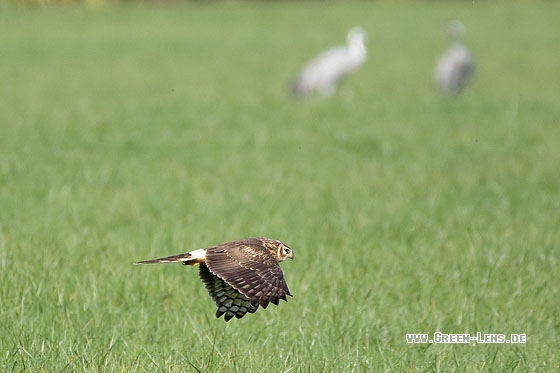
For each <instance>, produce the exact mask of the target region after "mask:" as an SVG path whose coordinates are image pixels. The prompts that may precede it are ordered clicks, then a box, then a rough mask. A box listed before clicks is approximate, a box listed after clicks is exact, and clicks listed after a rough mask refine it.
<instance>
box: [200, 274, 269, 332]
mask: <svg viewBox="0 0 560 373" xmlns="http://www.w3.org/2000/svg"><path fill="white" fill-rule="evenodd" d="M198 275H199V276H200V280H201V281H202V283H203V284H204V287H205V288H206V290H207V291H208V294H210V297H211V298H212V300H213V301H214V303H216V306H217V307H218V310H217V311H216V317H220V316H222V315H224V319H225V320H226V321H229V320H230V319H231V318H232V317H233V316H235V317H237V318H238V319H240V318H242V317H243V316H244V315H245V314H246V313H247V312H249V313H253V312H255V311H256V310H257V308H259V305H258V304H257V305H253V304H251V300H250V299H249V298H247V297H246V296H245V295H243V294H241V293H240V292H239V291H237V290H235V289H234V288H233V287H232V286H231V285H229V284H228V283H227V282H225V281H224V280H222V279H221V278H219V277H218V276H216V275H214V274H213V273H212V272H210V270H209V269H208V267H207V266H206V265H204V264H202V265H201V266H200V269H199V271H198Z"/></svg>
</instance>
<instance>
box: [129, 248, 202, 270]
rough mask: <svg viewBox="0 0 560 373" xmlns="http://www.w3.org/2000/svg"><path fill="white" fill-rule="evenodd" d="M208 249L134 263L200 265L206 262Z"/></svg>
mask: <svg viewBox="0 0 560 373" xmlns="http://www.w3.org/2000/svg"><path fill="white" fill-rule="evenodd" d="M205 254H206V251H205V250H203V249H200V250H195V251H191V252H190V253H186V254H177V255H171V256H166V257H163V258H157V259H150V260H142V261H139V262H136V263H134V264H154V263H176V262H179V263H183V264H184V265H191V266H192V265H198V264H201V263H205V262H206V255H205Z"/></svg>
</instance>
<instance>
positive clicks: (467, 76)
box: [435, 20, 475, 95]
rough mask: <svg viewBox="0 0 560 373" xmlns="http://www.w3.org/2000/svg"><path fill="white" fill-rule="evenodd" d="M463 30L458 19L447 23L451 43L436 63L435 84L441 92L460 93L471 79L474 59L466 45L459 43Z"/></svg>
mask: <svg viewBox="0 0 560 373" xmlns="http://www.w3.org/2000/svg"><path fill="white" fill-rule="evenodd" d="M464 30H465V28H464V26H463V24H462V23H461V22H460V21H456V20H455V21H451V22H449V23H448V24H447V34H448V35H449V37H450V38H451V40H452V44H451V46H450V47H449V48H448V49H447V50H446V51H445V53H444V54H443V55H442V56H441V57H440V58H439V59H438V61H437V64H436V69H435V81H436V84H437V86H438V87H439V89H441V91H442V92H444V93H447V94H453V95H458V94H460V93H461V92H462V91H463V89H464V88H465V86H466V85H467V83H468V82H469V81H470V80H471V78H472V75H473V73H474V70H475V63H474V59H473V58H472V56H471V54H470V52H469V50H468V49H467V47H465V46H464V45H462V44H461V43H460V39H461V37H462V36H463V33H464Z"/></svg>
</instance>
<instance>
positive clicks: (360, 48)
mask: <svg viewBox="0 0 560 373" xmlns="http://www.w3.org/2000/svg"><path fill="white" fill-rule="evenodd" d="M365 40H366V32H365V31H364V29H363V28H361V27H358V26H356V27H352V28H351V29H350V30H349V31H348V35H347V36H346V42H347V44H348V49H349V50H350V51H351V52H353V53H358V54H360V55H362V54H363V55H364V56H365V54H366V46H365Z"/></svg>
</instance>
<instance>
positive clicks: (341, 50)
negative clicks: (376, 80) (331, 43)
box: [292, 27, 367, 97]
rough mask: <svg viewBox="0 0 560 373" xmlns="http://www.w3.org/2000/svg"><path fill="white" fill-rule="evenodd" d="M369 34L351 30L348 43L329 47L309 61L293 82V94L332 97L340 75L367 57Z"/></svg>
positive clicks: (359, 64) (344, 74) (358, 28)
mask: <svg viewBox="0 0 560 373" xmlns="http://www.w3.org/2000/svg"><path fill="white" fill-rule="evenodd" d="M365 37H366V34H365V32H364V30H363V29H362V28H360V27H353V28H351V29H350V31H348V35H347V43H346V45H344V46H338V47H335V48H332V49H329V50H327V51H325V52H323V53H321V54H319V55H318V56H317V57H315V58H314V59H312V60H311V61H309V62H308V63H307V64H306V65H305V67H304V68H303V69H302V70H301V71H300V73H299V74H298V76H297V77H296V79H295V80H294V82H293V84H292V93H293V94H294V96H298V97H302V96H309V95H312V94H314V93H319V94H320V95H322V96H331V95H332V94H333V93H334V92H335V91H336V86H337V84H338V82H339V81H340V79H341V78H343V77H344V76H346V75H348V74H350V73H352V72H353V71H355V70H356V69H358V68H359V67H360V66H361V65H362V64H363V63H364V62H365V60H366V56H367V52H366V46H365V44H364V41H365Z"/></svg>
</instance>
